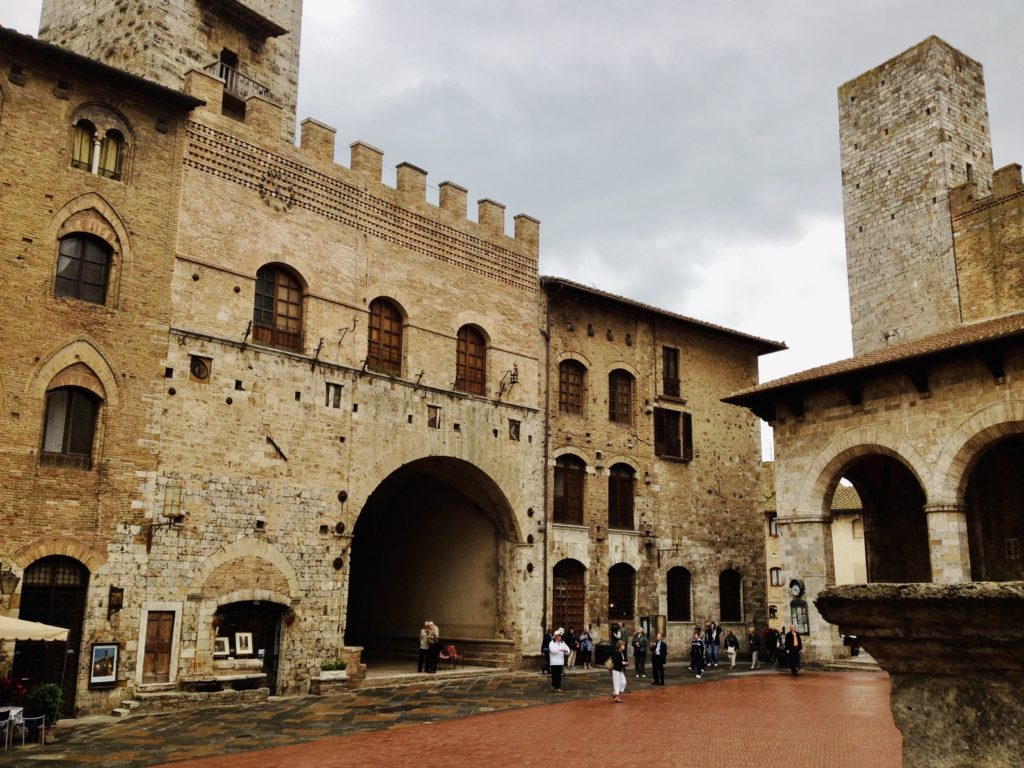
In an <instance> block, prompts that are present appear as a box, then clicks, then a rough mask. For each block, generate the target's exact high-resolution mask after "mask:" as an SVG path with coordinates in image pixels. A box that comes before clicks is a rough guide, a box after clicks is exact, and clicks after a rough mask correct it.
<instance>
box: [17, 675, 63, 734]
mask: <svg viewBox="0 0 1024 768" xmlns="http://www.w3.org/2000/svg"><path fill="white" fill-rule="evenodd" d="M60 699H61V690H60V686H59V685H57V684H56V683H41V684H40V685H37V686H34V687H33V688H32V689H31V690H30V691H29V692H28V694H27V695H26V696H25V715H26V717H28V716H29V712H32V711H35V712H38V713H40V714H42V715H45V716H46V719H45V720H44V723H45V727H44V731H43V735H44V738H45V740H46V741H47V743H49V742H51V741H53V728H54V726H55V725H56V724H57V721H58V720H59V719H60Z"/></svg>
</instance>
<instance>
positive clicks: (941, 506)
mask: <svg viewBox="0 0 1024 768" xmlns="http://www.w3.org/2000/svg"><path fill="white" fill-rule="evenodd" d="M924 511H925V514H926V515H927V516H928V549H929V552H930V553H931V564H932V582H933V583H935V584H961V583H963V582H966V581H970V580H971V553H970V549H969V547H968V542H967V513H966V512H965V510H964V507H963V505H962V504H956V503H949V502H939V503H936V504H929V505H927V506H926V507H925V508H924Z"/></svg>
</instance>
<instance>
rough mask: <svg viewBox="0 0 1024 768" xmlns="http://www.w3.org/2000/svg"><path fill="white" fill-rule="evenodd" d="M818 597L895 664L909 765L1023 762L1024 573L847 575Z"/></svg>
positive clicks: (890, 668) (896, 711) (932, 767)
mask: <svg viewBox="0 0 1024 768" xmlns="http://www.w3.org/2000/svg"><path fill="white" fill-rule="evenodd" d="M814 602H815V605H816V606H817V608H818V610H819V611H820V612H821V615H822V616H823V617H824V618H825V619H826V620H827V621H829V622H831V623H833V624H837V625H838V626H839V629H840V631H841V632H844V633H846V634H854V635H857V637H858V639H859V642H860V644H861V645H862V646H863V647H864V649H865V650H867V652H868V653H870V654H871V656H872V657H873V658H874V659H875V661H877V662H878V665H879V666H880V667H881V668H882V669H884V670H885V671H886V672H888V673H889V674H890V676H891V678H892V712H893V718H894V719H895V721H896V725H897V727H898V728H899V729H900V731H901V732H902V733H903V764H904V766H905V768H954V767H955V766H964V765H978V766H982V765H991V766H997V765H998V766H1010V765H1021V764H1022V762H1021V761H1022V757H1021V756H1022V755H1024V653H1022V652H1021V649H1022V648H1024V582H1019V581H1015V582H971V583H966V584H861V585H850V586H843V587H832V588H830V589H827V590H825V591H823V592H821V593H820V594H819V595H818V598H817V599H816V600H815V601H814Z"/></svg>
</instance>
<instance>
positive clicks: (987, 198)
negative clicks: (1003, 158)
mask: <svg viewBox="0 0 1024 768" xmlns="http://www.w3.org/2000/svg"><path fill="white" fill-rule="evenodd" d="M1022 191H1024V183H1021V166H1020V164H1019V163H1011V164H1010V165H1004V166H1003V167H1002V168H1000V169H998V170H997V171H995V172H994V173H993V174H992V193H991V194H988V195H986V194H983V193H981V194H979V192H978V184H977V182H973V181H968V182H967V183H965V184H961V185H960V186H958V187H954V188H953V189H951V190H950V191H949V210H950V213H951V214H952V216H953V218H954V219H955V218H957V217H959V216H964V215H967V214H969V213H972V212H974V211H976V210H978V209H979V208H983V207H988V206H991V205H998V204H999V203H1002V202H1003V201H1004V200H1005V199H1006V198H1009V197H1014V196H1017V195H1019V194H1020V193H1021V192H1022Z"/></svg>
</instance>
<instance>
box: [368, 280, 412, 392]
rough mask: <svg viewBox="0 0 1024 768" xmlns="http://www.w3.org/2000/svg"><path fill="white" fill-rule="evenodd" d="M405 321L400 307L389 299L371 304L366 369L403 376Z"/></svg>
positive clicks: (378, 300)
mask: <svg viewBox="0 0 1024 768" xmlns="http://www.w3.org/2000/svg"><path fill="white" fill-rule="evenodd" d="M402 336H403V320H402V313H401V312H399V311H398V307H396V306H395V305H394V303H393V302H391V301H388V300H387V299H382V298H381V299H374V300H373V301H372V302H370V326H369V333H368V335H367V349H366V367H367V369H369V370H371V371H373V372H374V373H384V374H387V375H389V376H401V375H402Z"/></svg>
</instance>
